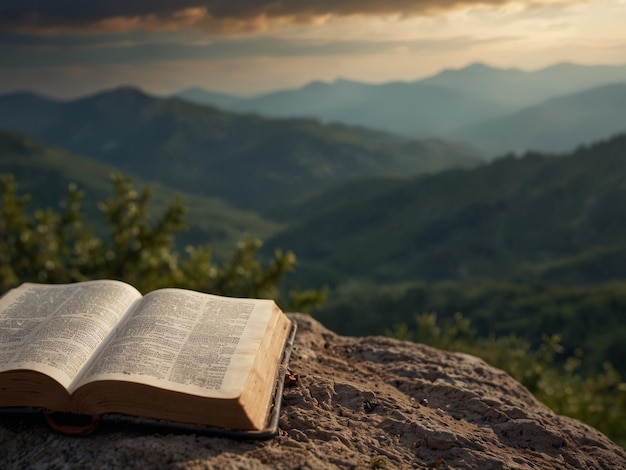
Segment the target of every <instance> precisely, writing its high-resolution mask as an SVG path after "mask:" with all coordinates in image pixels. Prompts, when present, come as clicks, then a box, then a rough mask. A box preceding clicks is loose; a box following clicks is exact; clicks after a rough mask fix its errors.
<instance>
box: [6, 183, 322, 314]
mask: <svg viewBox="0 0 626 470" xmlns="http://www.w3.org/2000/svg"><path fill="white" fill-rule="evenodd" d="M112 179H113V188H114V191H113V192H114V194H113V196H112V197H110V198H108V199H107V200H106V201H104V202H101V203H100V204H99V209H100V210H101V212H102V213H103V215H104V220H105V222H106V224H107V226H108V227H109V229H110V234H109V236H108V237H107V238H104V239H101V238H99V237H97V236H96V235H94V233H93V231H92V230H91V228H89V227H87V226H86V225H85V222H84V214H83V212H82V210H81V201H82V199H83V194H82V192H81V191H80V190H78V188H77V187H76V186H75V185H70V187H69V192H68V195H67V197H66V199H65V200H63V201H62V202H61V209H60V211H55V210H53V209H50V208H47V209H38V210H36V211H35V213H34V215H28V214H27V206H28V201H29V197H28V196H27V195H26V196H18V195H17V190H16V189H17V188H16V184H15V181H14V178H13V177H12V176H11V175H5V176H2V177H1V180H0V198H1V199H0V211H1V212H0V292H4V291H6V290H7V289H9V288H11V287H14V286H16V285H17V284H19V283H21V282H25V281H34V282H48V283H63V282H75V281H84V280H88V279H102V278H109V279H119V280H122V281H125V282H129V283H130V284H132V285H134V286H135V287H137V288H138V289H139V290H140V291H142V292H149V291H151V290H154V289H158V288H162V287H182V288H188V289H193V290H197V291H201V292H209V293H214V294H221V295H229V296H239V297H263V298H277V297H278V294H279V289H278V287H279V283H280V281H281V279H282V278H283V276H284V275H285V274H287V273H288V272H289V271H291V270H292V269H293V267H294V265H295V262H296V258H295V256H294V254H293V253H292V252H283V251H281V250H278V249H277V250H276V251H275V252H274V256H273V257H272V258H271V259H270V260H269V261H268V262H267V263H266V264H264V263H262V262H261V261H260V259H259V249H260V247H261V242H260V241H258V240H255V239H247V240H244V241H242V242H240V243H239V244H238V246H237V248H236V250H235V251H234V252H233V253H232V254H231V256H230V257H228V258H226V259H225V260H224V261H222V262H221V263H215V262H214V261H213V260H212V251H211V247H210V246H208V245H204V246H189V247H187V248H186V251H185V253H184V254H181V253H180V252H179V251H178V250H177V249H176V246H175V243H174V241H175V238H174V233H175V232H177V231H180V230H182V229H184V228H185V223H184V215H185V208H184V207H183V204H182V200H181V199H180V198H177V199H175V200H174V201H173V202H172V203H170V204H169V205H168V206H167V207H166V209H165V210H164V211H163V212H162V213H161V214H159V215H158V216H157V217H156V218H155V220H154V221H153V222H151V219H150V218H149V216H148V212H149V203H150V201H151V197H152V194H151V191H150V189H149V188H146V189H144V190H142V191H140V192H138V191H136V190H135V188H134V186H133V184H132V182H131V181H130V180H129V179H128V178H126V177H123V176H121V175H119V174H116V175H113V178H112ZM323 298H324V292H316V291H307V292H294V293H292V294H291V299H292V300H293V301H294V304H289V303H288V301H286V302H285V303H284V304H283V307H284V308H289V309H292V308H297V309H298V310H299V311H305V310H306V309H308V308H310V307H311V306H313V305H316V304H318V303H320V302H321V301H322V300H323Z"/></svg>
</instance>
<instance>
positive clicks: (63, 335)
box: [0, 280, 293, 433]
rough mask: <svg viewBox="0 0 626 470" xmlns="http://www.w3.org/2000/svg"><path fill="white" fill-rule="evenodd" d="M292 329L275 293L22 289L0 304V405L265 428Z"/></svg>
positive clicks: (111, 284)
mask: <svg viewBox="0 0 626 470" xmlns="http://www.w3.org/2000/svg"><path fill="white" fill-rule="evenodd" d="M292 330H293V328H292V322H291V320H290V319H289V318H288V317H287V316H286V315H285V314H284V313H282V312H281V311H280V309H279V308H278V307H277V306H276V304H275V303H274V302H273V301H271V300H255V299H235V298H228V297H220V296H215V295H209V294H202V293H199V292H194V291H188V290H183V289H161V290H156V291H153V292H151V293H149V294H147V295H145V296H143V297H142V296H141V294H140V293H139V291H137V290H136V289H135V288H134V287H132V286H130V285H128V284H125V283H122V282H119V281H110V280H103V281H88V282H79V283H75V284H58V285H44V284H31V283H26V284H22V285H21V286H20V287H18V288H16V289H13V290H11V291H9V292H8V293H7V294H6V295H4V296H3V297H2V299H0V407H11V408H16V407H32V408H40V409H43V410H45V411H49V412H63V413H73V414H80V415H90V416H100V415H113V416H135V417H139V418H147V419H153V420H160V421H161V420H162V421H165V422H171V423H177V424H182V425H199V426H207V427H212V428H224V429H229V430H241V431H243V432H248V431H250V432H252V433H254V432H264V430H266V429H267V426H268V417H269V416H270V414H271V413H270V412H271V409H272V407H273V406H274V405H273V393H275V389H276V387H277V383H280V380H279V378H278V376H279V375H280V369H281V363H282V362H283V360H284V351H285V347H286V345H288V344H289V342H290V338H291V341H292V340H293V337H292V336H291V337H290V335H292ZM281 390H282V388H281ZM278 399H280V397H278ZM274 408H275V406H274Z"/></svg>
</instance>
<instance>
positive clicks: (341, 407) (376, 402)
mask: <svg viewBox="0 0 626 470" xmlns="http://www.w3.org/2000/svg"><path fill="white" fill-rule="evenodd" d="M290 316H291V318H292V319H293V320H294V321H296V322H297V324H298V332H297V335H296V340H295V344H294V349H293V354H292V357H291V361H290V369H291V370H292V372H293V374H294V375H296V374H297V380H296V381H295V383H293V384H292V385H291V386H288V387H286V388H285V390H284V393H283V405H282V410H281V414H280V424H279V426H280V430H279V434H278V436H276V437H274V438H272V439H270V440H267V441H249V440H238V439H228V438H222V437H212V436H207V435H202V434H194V433H169V432H167V431H165V432H160V433H153V432H149V433H148V432H145V430H143V431H142V430H141V428H137V429H125V428H120V427H119V426H118V427H112V428H106V429H103V430H102V431H99V432H97V433H95V434H93V435H91V436H89V437H85V438H76V437H68V436H64V435H60V434H57V433H54V432H53V431H51V430H50V429H49V428H47V427H46V426H45V425H44V424H42V423H41V420H40V419H39V418H38V417H33V416H25V415H14V414H3V415H0V455H2V456H3V459H2V460H3V468H42V469H46V468H85V467H90V468H184V469H196V468H197V469H213V468H215V469H274V468H276V469H296V468H299V469H325V468H339V469H343V468H354V469H361V468H363V469H368V468H370V469H374V468H379V469H380V468H389V469H392V468H394V469H395V468H399V469H402V468H420V469H421V468H424V469H427V468H435V469H453V468H454V469H457V468H458V469H467V468H477V469H574V468H576V469H578V468H586V469H615V468H626V451H624V449H623V448H621V447H619V446H617V445H616V444H614V443H613V442H611V441H610V440H609V439H608V438H607V437H605V436H604V435H603V434H602V433H600V432H599V431H597V430H595V429H593V428H591V427H589V426H587V425H585V424H583V423H581V422H579V421H576V420H573V419H570V418H567V417H563V416H558V415H555V414H554V413H553V412H552V411H551V410H549V409H548V408H547V407H545V406H544V405H543V404H541V403H539V402H538V401H537V400H535V399H534V397H533V396H532V395H531V394H530V393H529V392H528V391H527V390H526V389H525V388H524V387H523V386H522V385H521V384H520V383H518V382H517V381H515V380H513V379H512V378H511V377H510V376H508V375H507V374H506V373H504V372H503V371H501V370H498V369H495V368H493V367H491V366H489V365H488V364H486V363H485V362H483V361H482V360H480V359H477V358H475V357H473V356H469V355H466V354H459V353H450V352H444V351H440V350H437V349H433V348H430V347H427V346H424V345H420V344H415V343H409V342H402V341H398V340H394V339H391V338H385V337H364V338H355V337H345V336H339V335H336V334H334V333H332V332H331V331H329V330H327V329H325V328H324V327H323V326H322V325H321V324H319V323H318V322H316V321H315V320H314V319H312V318H311V317H309V316H306V315H300V314H293V315H290Z"/></svg>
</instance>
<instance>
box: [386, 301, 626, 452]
mask: <svg viewBox="0 0 626 470" xmlns="http://www.w3.org/2000/svg"><path fill="white" fill-rule="evenodd" d="M387 334H388V335H390V336H395V337H397V338H400V339H403V340H413V341H419V342H421V343H424V344H428V345H431V346H434V347H437V348H440V349H446V350H449V351H459V352H465V353H469V354H472V355H475V356H478V357H481V358H483V359H484V360H485V361H487V362H489V363H490V364H492V365H493V366H495V367H498V368H500V369H503V370H505V371H506V372H508V373H509V374H510V375H511V376H512V377H513V378H515V379H516V380H518V381H520V382H521V383H522V384H523V385H524V386H526V388H528V390H529V391H530V392H531V393H533V394H534V395H535V396H536V397H537V399H539V400H540V401H542V402H543V403H545V404H546V405H547V406H549V407H550V408H551V409H552V410H554V411H555V412H556V413H558V414H564V415H567V416H571V417H573V418H577V419H580V420H581V421H584V422H586V423H587V424H589V425H591V426H593V427H595V428H596V429H598V430H600V431H602V432H603V433H605V434H606V435H607V436H609V437H610V438H611V439H613V440H614V441H615V442H616V443H618V444H620V445H622V446H626V383H625V382H624V381H623V379H622V377H621V375H620V374H619V373H618V372H617V371H616V370H615V369H614V368H613V367H612V366H611V365H610V364H608V363H606V364H605V365H604V367H603V368H602V370H600V371H598V372H595V373H593V374H588V375H583V374H581V372H580V364H581V357H582V355H583V353H582V351H581V350H580V349H578V350H576V351H575V353H574V355H572V356H569V357H566V358H565V359H564V360H561V361H557V360H556V358H557V356H559V355H561V354H562V353H563V347H562V345H561V342H560V340H561V338H560V337H559V336H558V335H551V336H548V335H543V338H542V342H541V346H540V347H539V348H536V349H533V348H532V347H531V345H530V343H529V342H528V341H526V340H524V339H521V338H519V337H517V336H516V335H509V336H498V337H496V336H493V335H492V336H490V337H486V338H485V337H479V336H477V334H476V330H475V329H474V328H473V327H472V325H471V322H470V320H469V319H468V318H466V317H464V316H463V315H462V314H461V313H456V314H455V315H454V316H453V317H452V318H449V319H447V320H444V321H443V322H440V321H439V320H438V318H437V314H435V313H428V314H421V315H417V316H416V317H415V328H414V329H411V328H410V327H409V326H408V325H407V324H406V323H399V324H396V325H395V327H394V328H393V330H390V331H387Z"/></svg>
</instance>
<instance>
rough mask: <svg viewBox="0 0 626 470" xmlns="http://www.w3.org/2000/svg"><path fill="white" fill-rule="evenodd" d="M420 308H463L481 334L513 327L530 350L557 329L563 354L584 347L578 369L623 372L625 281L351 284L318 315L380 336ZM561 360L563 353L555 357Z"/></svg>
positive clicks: (336, 326) (450, 312)
mask: <svg viewBox="0 0 626 470" xmlns="http://www.w3.org/2000/svg"><path fill="white" fill-rule="evenodd" d="M415 311H420V312H437V313H438V315H439V319H440V320H443V321H449V320H450V319H452V318H453V316H454V314H455V313H456V312H458V311H461V312H463V314H464V315H465V316H466V317H467V318H469V319H471V321H472V326H473V328H475V329H476V332H477V334H478V335H479V336H481V337H488V336H490V335H492V334H493V335H495V336H506V335H508V334H509V333H510V332H515V333H516V334H517V335H518V336H519V337H520V338H522V339H524V340H525V341H528V342H529V344H530V345H531V347H532V348H533V349H537V348H539V347H540V346H541V337H542V335H543V334H544V333H547V334H549V335H553V334H559V335H560V336H561V344H562V345H563V347H564V348H565V354H567V355H573V354H574V353H575V351H576V349H578V348H582V349H583V350H584V351H585V356H584V357H582V358H581V365H580V369H581V371H583V372H585V373H586V372H589V373H595V372H597V371H599V370H601V369H602V367H603V363H604V362H606V361H608V362H611V364H612V365H613V366H615V367H616V368H617V370H618V371H620V373H621V374H622V375H626V345H625V343H624V337H625V336H626V323H625V316H624V315H625V312H626V282H624V281H613V282H610V283H606V284H598V285H595V286H563V285H554V284H544V283H532V284H531V283H525V282H506V281H501V280H493V279H473V280H466V281H446V282H439V283H420V282H412V283H404V284H390V285H385V284H380V283H378V284H376V283H373V282H366V281H352V282H350V283H345V284H343V285H342V286H341V287H339V288H337V289H334V290H333V291H332V292H331V295H329V301H328V302H327V303H326V304H325V305H324V306H323V307H321V308H320V309H318V310H316V312H315V317H316V318H317V319H319V320H320V321H321V322H322V323H324V325H326V326H327V327H328V328H331V329H333V330H335V331H337V332H338V333H341V334H358V335H368V334H380V333H382V332H384V331H385V329H386V328H390V327H391V325H393V324H400V323H406V324H412V322H413V317H414V314H415ZM555 360H556V361H557V362H562V361H564V359H563V358H562V356H560V355H559V356H557V357H556V359H555Z"/></svg>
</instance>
